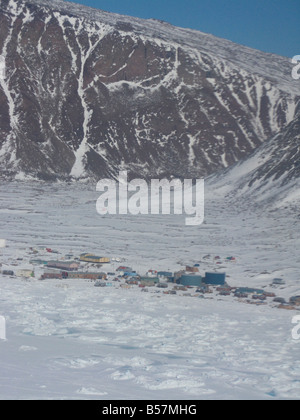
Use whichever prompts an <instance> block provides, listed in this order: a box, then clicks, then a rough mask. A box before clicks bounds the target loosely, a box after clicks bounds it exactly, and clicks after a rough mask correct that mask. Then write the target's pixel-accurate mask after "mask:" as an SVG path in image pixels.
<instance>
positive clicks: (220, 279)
mask: <svg viewBox="0 0 300 420" xmlns="http://www.w3.org/2000/svg"><path fill="white" fill-rule="evenodd" d="M225 279H226V274H225V273H205V278H204V279H203V281H204V283H206V284H210V285H212V286H224V285H225Z"/></svg>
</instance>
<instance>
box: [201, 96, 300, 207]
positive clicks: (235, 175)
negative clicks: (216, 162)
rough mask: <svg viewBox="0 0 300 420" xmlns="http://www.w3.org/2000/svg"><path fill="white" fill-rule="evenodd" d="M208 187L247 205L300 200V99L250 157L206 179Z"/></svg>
mask: <svg viewBox="0 0 300 420" xmlns="http://www.w3.org/2000/svg"><path fill="white" fill-rule="evenodd" d="M207 188H208V189H210V190H211V191H215V193H216V194H217V195H218V194H224V193H225V194H226V195H227V196H228V197H230V199H231V200H232V201H233V202H235V200H238V201H239V203H240V202H241V201H242V202H243V203H244V205H245V206H246V207H247V208H251V206H253V205H254V206H255V207H257V205H261V206H271V208H272V207H274V206H275V207H284V206H289V205H293V206H294V209H295V211H296V214H298V213H299V203H300V102H299V104H298V106H297V108H296V117H295V118H294V120H293V121H292V122H291V123H290V124H288V125H287V127H285V128H284V129H283V130H282V132H280V133H279V134H277V135H276V136H275V137H274V138H272V139H270V140H268V141H266V142H264V143H263V144H262V145H261V146H260V147H259V148H258V149H256V150H255V151H254V152H253V153H252V154H251V155H250V156H248V157H247V158H245V159H243V160H241V161H240V162H238V163H236V164H235V165H233V166H232V167H231V168H228V169H226V170H223V171H220V173H217V174H214V175H212V176H211V177H209V178H208V179H207Z"/></svg>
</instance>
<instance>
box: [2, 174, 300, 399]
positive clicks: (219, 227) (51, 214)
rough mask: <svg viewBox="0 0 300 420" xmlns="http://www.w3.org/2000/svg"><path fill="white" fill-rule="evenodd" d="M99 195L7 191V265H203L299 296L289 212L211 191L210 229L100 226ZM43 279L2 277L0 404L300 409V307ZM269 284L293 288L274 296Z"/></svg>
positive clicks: (72, 189) (70, 190) (299, 265)
mask: <svg viewBox="0 0 300 420" xmlns="http://www.w3.org/2000/svg"><path fill="white" fill-rule="evenodd" d="M97 198H98V193H97V192H96V189H95V185H94V184H90V185H82V184H75V183H74V184H72V185H68V184H45V183H22V182H14V183H2V184H1V186H0V219H1V227H2V229H1V236H2V237H3V238H7V248H6V249H4V250H1V254H0V262H1V263H2V264H3V266H2V269H3V268H6V267H10V268H12V269H13V270H16V267H15V266H14V265H12V264H15V263H16V264H19V265H20V266H24V267H26V266H27V264H28V261H29V260H30V259H31V258H33V254H32V250H30V247H35V248H37V247H39V246H42V247H45V246H48V247H51V248H52V249H56V250H58V251H59V252H61V253H62V254H59V255H58V257H61V256H63V255H64V253H67V252H68V253H69V252H70V251H72V253H73V254H75V255H78V254H80V253H81V252H95V253H97V254H101V255H109V256H112V257H119V258H124V260H125V261H124V263H125V264H126V265H130V266H132V267H134V268H136V269H137V270H138V271H139V272H141V273H145V272H146V271H147V270H148V269H149V268H152V269H158V270H172V271H173V270H177V269H180V268H181V267H182V266H184V265H185V264H194V263H200V270H201V273H204V272H205V271H211V270H220V271H221V270H222V271H226V273H227V281H228V283H229V284H230V285H231V286H248V287H259V288H265V290H267V291H270V292H274V293H276V295H277V296H280V297H283V298H285V299H286V300H288V299H289V298H290V297H291V296H292V295H299V294H300V277H299V272H300V259H299V238H300V237H299V234H298V231H297V226H298V224H299V219H297V217H296V215H295V214H293V213H292V212H290V211H286V210H284V209H278V210H277V211H276V212H272V211H269V209H267V211H260V209H259V208H256V209H255V211H253V209H250V208H249V209H246V210H245V209H243V208H242V207H243V206H239V205H237V204H235V203H232V202H231V200H230V199H226V198H224V197H222V196H219V197H218V195H215V197H214V198H208V199H207V200H206V209H205V210H206V211H205V213H206V217H205V224H203V225H202V226H199V227H186V226H185V224H184V216H173V215H169V216H155V215H152V216H148V217H146V216H141V217H136V216H135V217H134V216H110V217H109V216H106V217H100V216H99V215H98V214H97V213H96V201H97ZM207 254H210V255H211V256H210V258H209V259H205V258H204V256H206V255H207ZM216 255H218V256H220V258H221V261H222V265H221V266H219V265H216V260H215V259H214V257H215V256H216ZM228 256H235V257H236V261H235V262H228V261H225V260H226V257H228ZM19 258H23V260H22V261H20V260H18V259H19ZM48 258H52V257H51V256H50V257H49V256H48ZM118 265H119V263H114V266H112V267H109V270H111V269H114V270H115V269H116V268H117V266H118ZM37 271H38V272H39V270H37ZM38 277H39V276H38V274H37V275H36V278H32V279H29V280H24V279H22V278H9V277H6V276H2V275H0V314H1V315H2V316H5V317H6V324H7V325H6V326H7V341H6V342H2V341H0V372H1V375H0V398H1V399H32V398H34V399H105V400H108V399H124V400H130V401H131V400H134V399H154V400H155V399H158V400H168V399H170V400H174V401H175V400H178V399H190V400H194V399H195V400H201V399H211V400H214V399H269V400H274V399H278V398H279V399H280V398H282V399H299V391H300V387H299V383H300V382H299V381H300V363H299V346H300V341H296V340H293V339H292V328H293V327H294V325H293V324H292V319H293V317H294V316H296V315H299V311H296V310H293V311H284V310H280V309H278V308H277V307H276V306H277V305H276V304H273V303H272V299H268V303H267V304H266V305H263V306H256V305H248V304H246V303H245V302H239V301H238V299H236V298H233V296H229V297H221V296H216V295H212V296H210V295H208V296H205V299H200V298H199V297H191V296H184V293H182V294H180V293H178V294H177V295H175V296H173V295H164V294H163V293H161V292H160V293H157V291H158V289H157V288H153V289H152V290H149V292H148V293H142V292H141V291H140V289H139V288H138V287H135V288H134V287H133V288H132V289H128V290H127V289H121V288H119V287H118V286H116V287H112V288H95V287H94V285H93V283H90V282H85V281H70V280H63V281H59V280H49V281H39V280H38ZM275 277H281V278H283V279H284V280H285V282H286V284H285V285H284V286H280V287H278V288H273V287H270V284H271V283H272V279H273V278H275ZM191 294H192V295H194V294H195V289H192V291H191Z"/></svg>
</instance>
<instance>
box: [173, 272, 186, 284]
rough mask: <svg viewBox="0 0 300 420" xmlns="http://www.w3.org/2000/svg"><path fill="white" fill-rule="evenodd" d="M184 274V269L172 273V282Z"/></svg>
mask: <svg viewBox="0 0 300 420" xmlns="http://www.w3.org/2000/svg"><path fill="white" fill-rule="evenodd" d="M184 274H185V271H184V270H180V271H177V272H176V273H174V283H177V280H178V279H180V277H181V276H183V275H184Z"/></svg>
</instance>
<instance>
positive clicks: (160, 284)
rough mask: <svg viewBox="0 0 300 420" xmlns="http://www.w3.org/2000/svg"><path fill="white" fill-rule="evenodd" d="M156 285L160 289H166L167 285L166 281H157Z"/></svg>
mask: <svg viewBox="0 0 300 420" xmlns="http://www.w3.org/2000/svg"><path fill="white" fill-rule="evenodd" d="M156 287H159V288H160V289H167V288H168V287H169V286H168V283H158V284H157V285H156Z"/></svg>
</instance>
